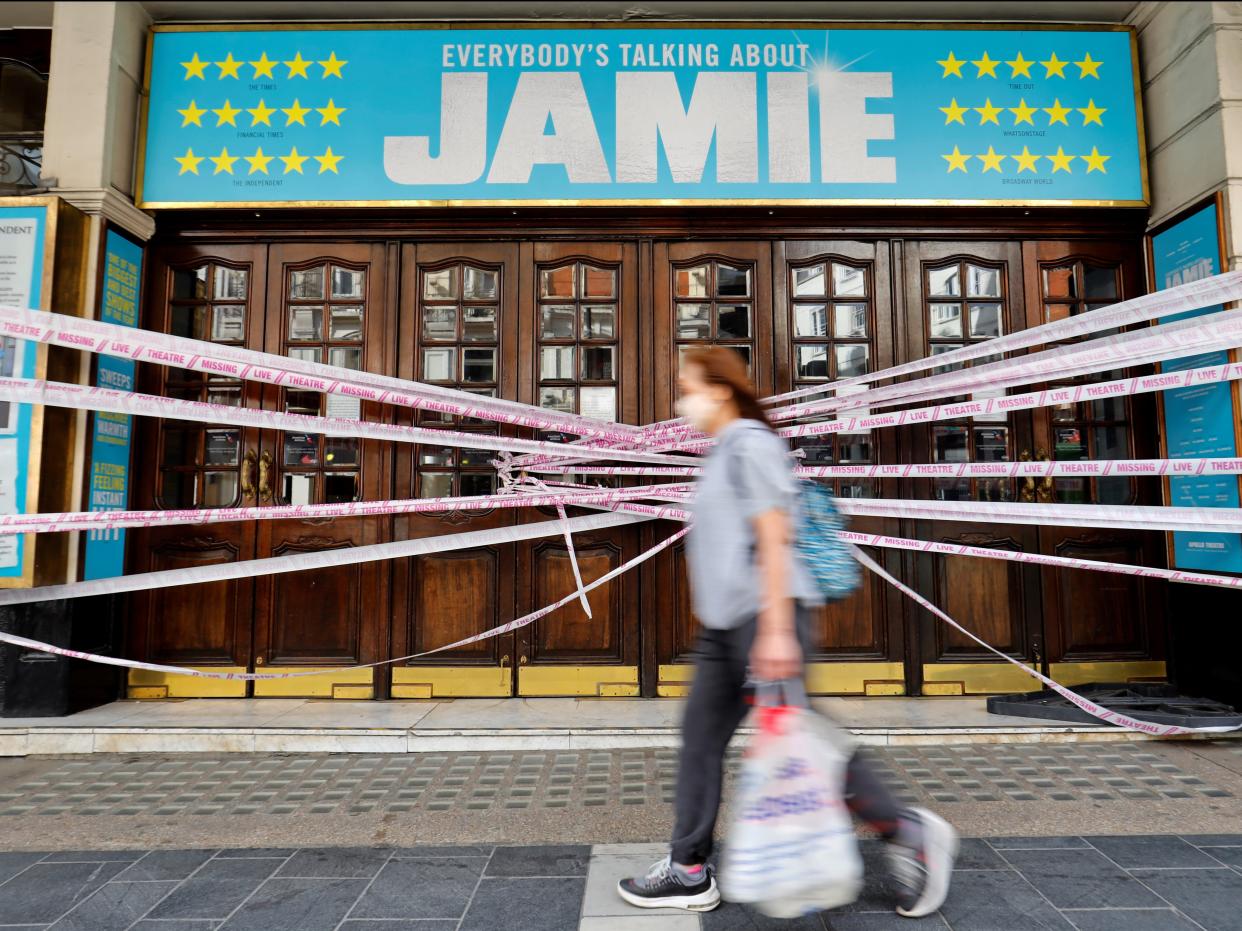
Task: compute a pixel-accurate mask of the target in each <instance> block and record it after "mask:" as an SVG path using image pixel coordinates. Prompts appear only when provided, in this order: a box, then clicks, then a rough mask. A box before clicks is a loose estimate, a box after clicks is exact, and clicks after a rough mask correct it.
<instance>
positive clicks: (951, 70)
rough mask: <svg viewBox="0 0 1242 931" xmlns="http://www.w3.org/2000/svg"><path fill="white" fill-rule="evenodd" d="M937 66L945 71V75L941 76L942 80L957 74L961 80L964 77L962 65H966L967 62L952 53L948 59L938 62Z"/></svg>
mask: <svg viewBox="0 0 1242 931" xmlns="http://www.w3.org/2000/svg"><path fill="white" fill-rule="evenodd" d="M936 64H938V65H939V66H940V67H941V68H943V69H944V74H942V75H940V76H941V77H942V78H947V77H948V76H949V75H951V74H955V75H957V76H958V77H959V78H960V77H962V65H964V64H966V61H965V59H962V58H957V57H955V56H954V55H953V53H952V52H950V53H949V57H948V58H945V59H943V60H942V61H938V62H936Z"/></svg>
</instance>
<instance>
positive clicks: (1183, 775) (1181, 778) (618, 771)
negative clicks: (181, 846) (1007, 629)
mask: <svg viewBox="0 0 1242 931" xmlns="http://www.w3.org/2000/svg"><path fill="white" fill-rule="evenodd" d="M1240 750H1242V747H1240ZM873 759H874V760H875V761H876V763H877V764H878V765H879V766H880V767H881V769H882V770H884V771H885V777H886V779H888V781H890V782H891V784H892V786H893V789H894V792H895V793H896V794H897V795H898V797H899V798H901V799H902V800H904V801H908V802H915V801H920V802H923V803H926V804H931V805H935V804H937V803H954V802H960V803H972V802H998V801H999V802H1005V801H1014V802H1050V803H1061V802H1097V801H1098V802H1107V801H1117V800H1126V801H1143V800H1148V801H1153V802H1157V801H1159V802H1169V801H1178V800H1204V799H1224V798H1230V797H1231V796H1232V792H1231V790H1230V789H1227V788H1222V786H1221V785H1219V784H1216V783H1214V782H1213V781H1211V777H1210V776H1209V777H1208V778H1204V777H1203V776H1201V775H1196V774H1194V773H1188V772H1185V771H1183V769H1182V768H1181V767H1180V766H1179V765H1177V763H1176V762H1173V760H1174V759H1176V757H1171V756H1170V755H1168V754H1167V753H1162V752H1160V751H1159V749H1158V748H1156V747H1154V746H1153V745H1150V744H1143V743H1105V744H1042V745H1039V744H1035V745H1028V746H1023V745H1010V746H1003V747H996V746H992V747H978V746H971V745H964V746H934V747H899V748H891V749H876V750H874V751H873ZM736 764H737V756H736V755H734V756H733V757H732V760H731V763H730V768H733V767H735V766H736ZM675 773H676V751H673V750H607V751H596V752H591V751H575V752H552V751H547V752H531V753H507V752H506V753H498V752H486V753H436V754H395V755H385V756H380V755H342V754H302V755H296V756H292V755H290V756H277V755H247V754H227V755H222V756H214V755H213V756H202V755H177V756H170V757H164V758H160V757H154V756H142V757H126V756H103V755H99V756H91V757H87V758H84V759H50V760H47V761H46V763H45V764H44V765H41V766H40V767H39V772H38V773H37V774H35V775H30V776H27V777H26V778H24V779H22V780H20V781H15V782H14V783H12V784H9V785H5V786H0V816H3V815H9V816H19V815H22V816H29V815H35V816H39V815H71V816H76V815H82V816H94V815H122V816H124V815H130V816H132V815H140V814H144V815H145V814H153V815H156V816H168V817H174V816H185V815H208V816H218V815H242V816H251V815H285V816H297V815H306V814H315V815H328V814H338V815H341V814H343V815H350V814H365V813H391V814H399V813H403V812H411V811H415V810H418V811H426V812H437V811H440V812H444V811H455V810H461V811H467V812H475V811H477V812H481V813H482V812H487V811H505V810H518V809H552V810H555V809H558V808H565V809H575V808H584V807H585V808H591V807H603V806H610V805H620V806H629V805H647V804H658V803H665V802H668V801H671V794H672V786H673V779H674V776H675ZM1220 775H1221V776H1227V775H1228V773H1226V772H1224V771H1223V770H1221V771H1220ZM1239 927H1242V920H1240V922H1239Z"/></svg>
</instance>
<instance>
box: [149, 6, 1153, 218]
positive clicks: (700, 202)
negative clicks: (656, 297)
mask: <svg viewBox="0 0 1242 931" xmlns="http://www.w3.org/2000/svg"><path fill="white" fill-rule="evenodd" d="M800 27H801V28H814V29H870V30H890V29H897V30H928V31H945V30H956V31H961V32H974V31H977V32H1126V33H1129V35H1130V69H1131V82H1132V84H1133V87H1134V116H1135V133H1136V135H1137V136H1138V146H1139V177H1140V180H1141V183H1142V188H1143V198H1142V200H1098V199H1085V200H1077V199H1057V200H1022V199H997V200H961V199H953V198H885V199H874V200H873V199H864V198H797V199H788V200H785V199H779V200H771V199H762V198H701V199H700V198H688V199H687V198H651V199H641V198H636V199H622V198H600V199H589V198H588V199H577V198H560V199H556V198H552V199H533V198H532V199H513V200H458V199H454V198H437V199H424V200H418V199H413V200H406V199H395V200H287V201H268V200H248V201H216V200H204V201H145V200H143V178H144V175H145V173H146V156H147V112H148V110H149V109H150V106H151V52H152V47H153V45H154V42H155V35H156V33H161V32H224V33H228V32H292V31H300V32H307V31H314V32H318V31H325V32H326V31H332V30H342V31H357V32H362V31H373V32H380V31H388V30H398V29H400V30H428V31H445V32H449V31H454V30H456V31H466V30H484V29H497V28H504V29H512V30H524V29H531V30H534V29H737V30H742V29H788V30H794V29H797V28H800ZM1142 90H1143V88H1142V79H1141V75H1140V73H1139V60H1138V33H1137V32H1136V30H1135V28H1134V27H1133V26H1129V25H1126V24H1122V23H1105V24H1101V25H1091V24H1088V23H1065V24H1061V23H944V22H934V23H901V22H884V23H870V22H858V21H854V22H846V23H841V22H832V21H821V20H791V21H786V22H779V21H764V20H760V21H756V22H749V21H748V22H727V23H722V22H718V21H714V20H682V21H678V22H668V23H665V22H659V23H623V22H611V21H610V22H599V21H592V20H578V21H569V20H567V21H557V22H555V23H548V22H530V21H521V22H514V21H510V20H487V21H477V22H475V21H472V22H452V21H450V22H428V23H423V22H401V23H396V22H375V23H368V22H357V21H351V22H341V23H325V22H309V23H302V22H293V23H290V22H279V23H272V22H263V23H229V22H218V23H185V24H177V23H168V24H162V25H161V24H156V25H152V26H151V27H150V28H149V29H148V31H147V41H146V57H145V61H144V62H143V70H142V110H141V112H140V113H139V120H138V157H137V164H136V166H135V175H136V176H135V191H134V202H135V204H136V205H137V206H138V207H139V208H140V209H143V210H194V209H203V208H213V209H214V208H223V209H227V208H230V207H231V208H237V209H252V208H257V207H261V208H264V209H268V208H274V207H292V208H299V207H300V208H308V207H309V208H323V207H380V208H383V207H424V208H429V207H447V208H455V207H719V206H727V207H1053V208H1055V207H1150V206H1151V187H1150V184H1149V179H1148V170H1147V133H1146V126H1145V123H1144V120H1143V94H1142Z"/></svg>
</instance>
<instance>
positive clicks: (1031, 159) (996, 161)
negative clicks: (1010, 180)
mask: <svg viewBox="0 0 1242 931" xmlns="http://www.w3.org/2000/svg"><path fill="white" fill-rule="evenodd" d="M940 157H941V158H943V159H944V160H945V161H946V162H948V163H949V167H948V169H947V170H948V171H949V172H954V171H960V172H962V173H963V174H968V173H969V172H968V171H967V167H966V166H967V164H968V163H969V162H970V159H972V158H977V159H979V161H981V162H983V172H984V174H987V172H989V171H995V172H996V173H998V174H1003V172H1002V171H1001V163H1002V162H1003V161H1004V160H1005V159H1007V158H1009V159H1013V160H1014V161H1015V162H1017V163H1018V174H1022V172H1024V171H1029V172H1031V173H1032V174H1038V173H1039V168H1038V162H1039V160H1040V159H1041V158H1044V159H1047V160H1048V161H1050V162H1052V173H1053V174H1054V175H1055V174H1056V173H1057V172H1058V171H1064V172H1067V173H1069V174H1073V173H1074V169H1073V167H1072V163H1073V161H1074V159H1076V158H1078V159H1082V160H1083V161H1084V162H1086V163H1087V174H1091V172H1093V171H1098V172H1100V173H1101V174H1108V169H1107V168H1106V167H1105V166H1104V163H1105V162H1107V161H1108V160H1109V159H1110V158H1112V156H1111V155H1101V154H1100V150H1099V148H1097V147H1096V146H1092V147H1091V154H1090V155H1068V154H1066V152H1065V149H1064V147H1062V146H1057V151H1056V153H1055V154H1053V155H1036V154H1035V153H1034V152H1032V151H1031V150H1030V147H1029V146H1023V147H1022V152H1021V153H1020V154H1018V155H1003V154H1001V153H999V152H997V151H996V150H995V149H994V148H993V147H992V146H988V150H987V152H986V153H985V154H983V155H967V154H965V153H964V152H961V151H959V149H958V147H957V146H954V147H953V151H952V152H951V153H950V154H948V155H942V156H940Z"/></svg>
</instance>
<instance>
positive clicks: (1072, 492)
mask: <svg viewBox="0 0 1242 931" xmlns="http://www.w3.org/2000/svg"><path fill="white" fill-rule="evenodd" d="M1053 487H1054V488H1055V489H1056V496H1057V501H1059V502H1060V503H1062V504H1086V503H1087V479H1085V478H1058V479H1053Z"/></svg>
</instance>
